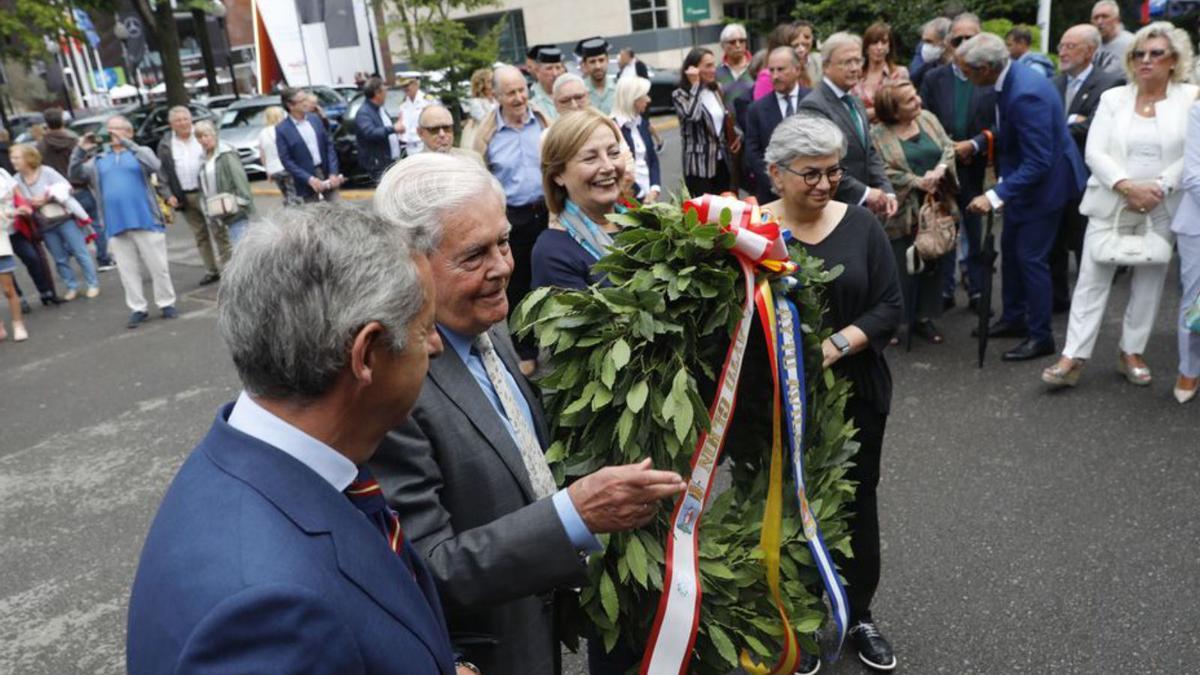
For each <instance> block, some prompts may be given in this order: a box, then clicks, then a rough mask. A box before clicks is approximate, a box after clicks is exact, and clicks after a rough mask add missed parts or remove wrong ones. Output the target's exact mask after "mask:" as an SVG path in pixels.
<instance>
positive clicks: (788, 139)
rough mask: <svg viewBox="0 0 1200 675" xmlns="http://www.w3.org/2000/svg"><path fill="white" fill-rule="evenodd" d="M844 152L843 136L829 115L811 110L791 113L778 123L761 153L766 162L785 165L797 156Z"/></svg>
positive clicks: (817, 155) (840, 154)
mask: <svg viewBox="0 0 1200 675" xmlns="http://www.w3.org/2000/svg"><path fill="white" fill-rule="evenodd" d="M832 154H837V156H838V159H839V160H840V159H841V158H842V157H843V156H845V154H846V135H845V134H843V133H842V130H841V129H839V128H838V126H837V125H836V124H834V123H833V121H831V120H830V119H829V118H828V117H825V116H823V115H816V114H810V113H801V114H799V115H792V116H791V117H789V118H787V119H785V120H784V121H782V122H780V123H779V126H777V127H775V131H774V132H773V133H772V134H771V142H770V143H769V144H768V145H767V151H766V153H765V154H764V155H763V158H764V159H765V160H766V162H767V164H768V165H770V164H777V165H780V166H787V165H788V164H791V163H792V162H794V161H796V160H797V159H806V158H811V157H826V156H828V155H832Z"/></svg>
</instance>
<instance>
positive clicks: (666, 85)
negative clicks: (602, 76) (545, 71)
mask: <svg viewBox="0 0 1200 675" xmlns="http://www.w3.org/2000/svg"><path fill="white" fill-rule="evenodd" d="M567 70H569V71H570V72H572V73H575V74H576V75H579V76H581V77H585V76H583V73H582V72H581V71H580V68H579V62H578V61H577V60H569V61H567ZM646 71H647V72H648V73H649V75H650V105H649V107H647V108H646V114H648V115H670V114H674V112H675V107H674V106H673V105H672V104H671V92H672V91H675V87H678V86H679V71H678V70H673V69H671V68H651V67H650V66H649V65H647V66H646ZM620 72H621V68H620V67H619V66H618V65H617V59H616V57H609V59H608V73H609V74H610V75H612V76H613V77H616V76H617V75H618V74H620ZM585 79H586V77H585Z"/></svg>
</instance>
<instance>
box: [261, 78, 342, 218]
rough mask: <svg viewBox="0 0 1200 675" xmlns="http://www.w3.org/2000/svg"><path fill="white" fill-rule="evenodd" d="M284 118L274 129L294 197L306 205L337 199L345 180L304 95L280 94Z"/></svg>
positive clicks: (326, 134) (329, 141)
mask: <svg viewBox="0 0 1200 675" xmlns="http://www.w3.org/2000/svg"><path fill="white" fill-rule="evenodd" d="M280 99H281V100H282V102H283V107H284V109H285V110H287V112H288V116H287V118H285V119H284V120H283V121H282V122H280V123H279V126H277V127H275V145H276V147H277V148H278V150H279V161H280V162H281V163H283V168H284V169H285V170H287V172H288V173H289V174H291V176H292V180H294V181H295V183H296V194H297V195H299V196H300V198H301V199H303V200H304V201H306V202H316V201H323V200H324V201H329V200H333V199H336V198H337V189H338V188H339V187H341V185H342V183H344V182H345V181H346V179H345V178H344V177H343V176H342V175H341V174H340V173H338V158H337V151H336V150H334V147H333V139H332V138H330V136H329V132H328V131H326V130H325V125H324V123H322V122H321V118H320V117H318V116H317V115H316V114H315V113H313V112H312V111H311V110H309V105H310V104H309V102H308V99H309V96H308V92H306V91H304V90H303V89H291V88H288V89H284V90H283V93H282V94H280Z"/></svg>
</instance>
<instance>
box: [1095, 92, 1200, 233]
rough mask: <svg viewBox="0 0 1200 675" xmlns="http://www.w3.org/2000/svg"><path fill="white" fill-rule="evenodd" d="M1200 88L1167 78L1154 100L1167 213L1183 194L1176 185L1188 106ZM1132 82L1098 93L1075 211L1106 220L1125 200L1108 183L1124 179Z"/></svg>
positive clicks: (1179, 177)
mask: <svg viewBox="0 0 1200 675" xmlns="http://www.w3.org/2000/svg"><path fill="white" fill-rule="evenodd" d="M1197 91H1200V88H1197V87H1196V85H1193V84H1182V83H1175V82H1172V83H1171V84H1169V85H1168V86H1167V97H1166V98H1165V99H1163V100H1161V101H1159V102H1158V103H1156V104H1154V114H1155V117H1156V119H1157V120H1158V130H1159V135H1160V137H1161V139H1162V156H1163V162H1164V163H1165V164H1166V168H1165V169H1163V172H1162V175H1161V176H1159V180H1160V181H1161V182H1162V185H1163V188H1164V189H1165V190H1166V193H1167V197H1166V199H1165V200H1164V202H1163V205H1164V207H1165V208H1166V209H1167V213H1169V214H1174V213H1175V211H1176V209H1177V208H1178V206H1179V202H1180V199H1181V198H1182V196H1183V193H1182V191H1181V190H1180V189H1179V187H1180V183H1181V181H1182V177H1183V144H1184V139H1185V138H1186V136H1187V126H1188V109H1189V108H1190V107H1191V105H1192V103H1193V102H1195V100H1196V93H1197ZM1136 102H1137V87H1135V86H1134V85H1128V84H1127V85H1125V86H1123V87H1115V88H1113V89H1109V90H1108V91H1106V92H1104V94H1102V95H1101V96H1100V106H1099V107H1098V108H1097V109H1096V115H1095V117H1093V118H1092V127H1091V129H1090V130H1089V131H1088V137H1087V150H1086V151H1085V153H1084V160H1085V161H1086V162H1087V165H1088V168H1089V169H1090V170H1091V172H1092V175H1091V177H1090V178H1088V181H1087V189H1086V190H1085V191H1084V193H1083V201H1082V202H1081V203H1080V204H1079V212H1080V213H1081V214H1083V215H1085V216H1089V217H1092V218H1101V219H1111V218H1112V217H1113V216H1114V215H1115V214H1116V212H1117V209H1118V208H1119V207H1120V206H1121V205H1122V204H1124V203H1125V199H1124V198H1123V197H1122V196H1121V195H1120V194H1118V193H1117V192H1116V191H1115V190H1113V186H1114V185H1116V184H1117V183H1119V182H1120V181H1122V180H1124V179H1126V178H1129V173H1128V172H1127V171H1126V169H1125V157H1126V154H1127V148H1126V145H1125V144H1126V141H1127V136H1126V133H1125V131H1126V130H1128V129H1129V128H1130V126H1131V125H1132V124H1133V115H1134V105H1135V104H1136Z"/></svg>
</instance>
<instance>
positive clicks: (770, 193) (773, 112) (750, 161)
mask: <svg viewBox="0 0 1200 675" xmlns="http://www.w3.org/2000/svg"><path fill="white" fill-rule="evenodd" d="M808 92H809V90H808V89H806V88H805V87H800V90H799V92H798V93H797V95H796V111H797V112H799V111H800V101H803V100H804V97H805V96H808ZM782 121H783V113H781V112H779V97H778V96H776V95H775V92H773V91H772V92H771V93H769V94H767V95H766V96H763V97H762V98H760V99H758V100H757V101H755V102H754V103H751V104H750V107H749V108H747V109H746V127H745V132H746V138H745V147H746V150H745V152H743V153H742V158H743V160H742V161H743V163H744V164H745V166H746V171H748V172H749V173H750V174H752V175H753V176H754V186H755V189H754V196H755V197H756V198H757V199H758V203H759V204H766V203H767V202H770V201H774V200H775V198H776V196H777V195H776V194H775V191H774V190H772V189H771V177H770V176H768V175H767V164H766V161H765V160H764V159H763V156H764V155H765V154H766V152H767V146H768V145H770V144H771V134H772V133H774V131H775V127H777V126H779V123H780V122H782Z"/></svg>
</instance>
